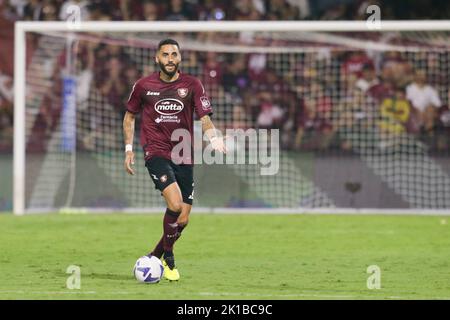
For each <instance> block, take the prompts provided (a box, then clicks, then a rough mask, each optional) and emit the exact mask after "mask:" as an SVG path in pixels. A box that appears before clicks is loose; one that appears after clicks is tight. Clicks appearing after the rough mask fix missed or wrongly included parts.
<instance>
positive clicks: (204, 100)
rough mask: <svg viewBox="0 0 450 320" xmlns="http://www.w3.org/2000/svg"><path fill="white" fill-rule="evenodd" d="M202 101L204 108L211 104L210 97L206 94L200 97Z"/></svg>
mask: <svg viewBox="0 0 450 320" xmlns="http://www.w3.org/2000/svg"><path fill="white" fill-rule="evenodd" d="M200 102H201V103H202V108H203V110H207V109H208V108H209V107H210V106H211V103H210V102H209V99H208V98H207V97H205V96H203V97H200Z"/></svg>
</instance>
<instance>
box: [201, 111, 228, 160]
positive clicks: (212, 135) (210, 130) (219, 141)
mask: <svg viewBox="0 0 450 320" xmlns="http://www.w3.org/2000/svg"><path fill="white" fill-rule="evenodd" d="M200 121H201V122H202V131H203V133H205V134H206V135H207V137H208V139H209V141H210V142H211V146H212V148H213V149H214V150H217V151H220V152H222V153H227V148H226V146H225V138H226V137H225V138H224V137H222V136H219V135H218V134H217V131H216V127H215V126H214V123H213V122H212V120H211V118H210V117H209V115H204V116H203V117H201V118H200Z"/></svg>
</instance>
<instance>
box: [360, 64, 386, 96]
mask: <svg viewBox="0 0 450 320" xmlns="http://www.w3.org/2000/svg"><path fill="white" fill-rule="evenodd" d="M379 83H380V82H379V80H378V77H377V74H376V72H375V68H374V67H373V65H371V64H365V65H363V67H362V70H361V78H359V79H358V80H357V81H356V84H355V85H356V87H357V88H358V89H360V90H361V91H362V92H363V93H366V92H367V91H368V90H370V88H372V87H373V86H376V85H378V84H379Z"/></svg>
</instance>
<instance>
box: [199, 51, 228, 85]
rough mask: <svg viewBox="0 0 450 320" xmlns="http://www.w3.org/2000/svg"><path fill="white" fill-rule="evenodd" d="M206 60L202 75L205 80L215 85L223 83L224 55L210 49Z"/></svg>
mask: <svg viewBox="0 0 450 320" xmlns="http://www.w3.org/2000/svg"><path fill="white" fill-rule="evenodd" d="M205 60H206V61H205V64H204V67H203V75H202V79H203V82H205V83H208V84H209V85H213V86H214V85H218V84H220V83H222V74H223V70H222V64H221V60H222V57H221V56H220V55H218V54H217V53H216V52H214V51H208V52H207V53H206V59H205Z"/></svg>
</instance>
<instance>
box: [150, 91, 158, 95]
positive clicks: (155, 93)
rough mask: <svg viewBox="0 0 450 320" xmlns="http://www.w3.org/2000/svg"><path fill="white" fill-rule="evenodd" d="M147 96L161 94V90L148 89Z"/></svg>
mask: <svg viewBox="0 0 450 320" xmlns="http://www.w3.org/2000/svg"><path fill="white" fill-rule="evenodd" d="M147 96H159V92H155V91H147Z"/></svg>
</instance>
